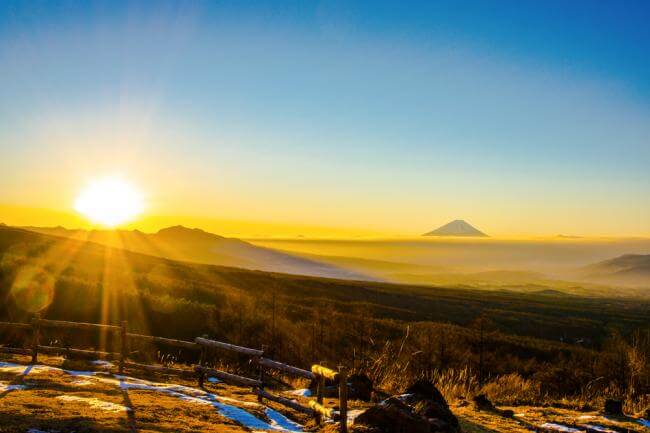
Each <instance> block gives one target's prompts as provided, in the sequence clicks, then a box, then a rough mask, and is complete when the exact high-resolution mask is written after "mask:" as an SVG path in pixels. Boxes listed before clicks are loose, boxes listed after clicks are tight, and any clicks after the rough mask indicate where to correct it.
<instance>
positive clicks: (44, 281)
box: [11, 266, 54, 313]
mask: <svg viewBox="0 0 650 433" xmlns="http://www.w3.org/2000/svg"><path fill="white" fill-rule="evenodd" d="M11 296H12V297H13V299H14V302H15V303H16V305H17V306H18V307H19V308H21V309H22V310H24V311H29V312H30V313H36V312H38V311H41V310H44V309H45V308H47V307H48V306H49V305H50V304H51V303H52V299H53V298H54V277H52V275H51V274H50V273H49V272H48V271H46V270H45V269H43V268H40V267H38V266H24V267H22V268H20V269H19V270H18V273H17V274H16V278H14V282H13V284H12V285H11Z"/></svg>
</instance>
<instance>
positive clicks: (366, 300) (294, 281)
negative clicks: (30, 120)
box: [0, 228, 650, 340]
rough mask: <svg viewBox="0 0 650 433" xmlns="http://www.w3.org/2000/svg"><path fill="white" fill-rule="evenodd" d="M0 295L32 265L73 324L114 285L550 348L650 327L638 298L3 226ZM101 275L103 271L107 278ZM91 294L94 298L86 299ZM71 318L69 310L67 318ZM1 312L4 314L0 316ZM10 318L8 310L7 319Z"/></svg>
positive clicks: (647, 308) (182, 298)
mask: <svg viewBox="0 0 650 433" xmlns="http://www.w3.org/2000/svg"><path fill="white" fill-rule="evenodd" d="M0 254H2V255H3V258H2V261H1V262H0V266H1V267H0V272H2V274H0V277H1V279H0V284H1V286H0V289H1V291H0V293H4V294H5V296H7V299H10V298H11V297H10V296H8V293H9V291H10V289H11V285H12V284H13V282H12V280H13V279H14V278H15V275H16V269H20V267H21V266H25V265H26V264H29V265H32V264H37V265H38V266H40V267H43V268H45V269H47V271H48V272H50V273H51V274H52V275H54V276H55V278H56V279H57V282H56V290H55V297H54V299H53V303H52V305H51V306H50V313H51V314H53V315H57V316H63V315H65V314H66V312H67V313H68V314H70V315H71V316H75V312H74V308H72V307H73V306H76V305H77V304H78V303H79V302H78V297H79V296H83V297H85V298H86V304H85V305H83V306H81V305H79V306H78V308H76V309H77V310H78V311H77V312H76V317H78V318H81V317H82V316H84V314H86V315H90V314H93V311H94V309H97V308H99V305H95V304H98V303H99V302H100V299H99V298H100V297H99V296H95V297H93V296H89V295H92V294H93V293H92V291H93V290H96V286H97V285H98V284H100V283H103V284H104V285H108V284H110V283H111V281H116V282H117V283H115V284H116V285H117V284H118V283H119V289H120V290H121V291H123V292H124V294H125V296H126V295H128V294H129V293H131V294H132V293H133V292H138V293H145V294H147V296H155V297H158V298H160V297H168V298H169V300H170V302H171V301H173V300H174V299H176V300H177V301H179V302H190V303H199V304H206V305H220V304H221V305H223V303H224V302H225V301H227V300H228V299H229V298H228V296H231V295H232V296H237V293H239V291H240V290H241V291H243V292H244V293H247V294H249V295H251V296H252V297H253V298H256V299H257V300H258V301H259V300H260V299H263V298H265V297H268V295H269V292H270V291H271V289H275V290H276V291H277V293H278V295H279V296H282V297H283V299H284V301H285V302H287V303H289V304H292V305H293V306H292V307H291V308H289V309H288V311H287V314H289V315H290V316H291V314H294V315H295V317H293V319H295V320H300V319H301V318H302V319H304V318H305V317H307V316H309V311H308V310H309V309H310V306H312V305H315V304H317V303H319V302H326V303H328V304H329V305H330V308H331V309H332V310H333V311H339V312H341V313H345V312H349V311H351V310H353V309H354V308H355V306H358V305H364V306H366V307H367V308H368V310H369V311H370V315H371V316H374V317H377V318H382V319H395V320H400V321H424V320H435V321H441V322H450V323H456V324H459V325H467V324H468V323H469V322H470V321H472V320H473V319H474V318H475V317H477V316H478V315H480V314H487V315H489V316H490V318H491V320H492V321H493V322H494V323H495V324H496V326H497V327H498V328H499V329H501V330H502V331H504V332H506V333H511V334H518V335H527V336H533V337H540V338H546V339H553V340H557V339H559V338H560V337H566V338H576V339H577V338H590V339H598V337H599V336H603V335H606V334H608V332H609V331H610V330H611V329H612V327H617V328H620V329H621V330H623V331H624V332H625V331H630V330H632V329H636V328H640V327H643V326H647V325H648V324H650V303H649V302H646V301H640V300H635V299H603V298H590V297H579V296H569V295H565V294H562V293H554V292H550V293H542V294H539V293H514V292H511V291H499V290H495V291H485V290H475V289H458V288H442V287H436V288H432V287H426V286H416V285H397V284H385V283H376V282H355V281H347V280H332V279H324V278H314V277H303V276H294V275H285V274H273V273H267V272H257V271H248V270H242V269H237V268H226V267H218V266H206V265H195V264H190V263H182V262H176V261H171V260H165V259H160V258H156V257H151V256H145V255H141V254H136V253H131V252H125V251H121V250H113V249H107V248H106V247H103V246H100V245H96V244H93V243H88V242H79V241H73V240H69V239H60V238H56V237H50V236H45V235H41V234H36V233H32V232H27V231H22V230H18V229H11V228H0ZM105 269H110V271H109V272H108V273H110V275H109V276H108V277H107V275H106V272H105ZM88 290H90V291H91V292H88ZM71 310H73V311H71ZM0 314H2V311H0ZM5 314H7V312H5Z"/></svg>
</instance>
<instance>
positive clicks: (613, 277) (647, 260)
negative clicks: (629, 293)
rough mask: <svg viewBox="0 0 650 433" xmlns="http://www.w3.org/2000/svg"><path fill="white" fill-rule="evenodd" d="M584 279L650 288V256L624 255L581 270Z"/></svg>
mask: <svg viewBox="0 0 650 433" xmlns="http://www.w3.org/2000/svg"><path fill="white" fill-rule="evenodd" d="M581 273H582V275H583V277H584V278H586V279H590V280H597V281H608V282H610V283H615V284H625V285H633V286H641V287H650V254H624V255H622V256H619V257H615V258H613V259H610V260H604V261H601V262H598V263H595V264H593V265H591V266H588V267H586V268H584V269H582V270H581Z"/></svg>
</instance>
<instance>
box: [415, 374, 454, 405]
mask: <svg viewBox="0 0 650 433" xmlns="http://www.w3.org/2000/svg"><path fill="white" fill-rule="evenodd" d="M405 393H406V394H413V395H414V396H415V397H416V398H417V399H418V400H422V399H428V400H433V401H435V402H438V403H444V405H445V406H446V405H447V402H446V401H445V398H444V397H443V396H442V394H441V393H440V391H438V388H436V387H435V385H434V384H433V383H431V382H429V381H428V380H423V379H421V380H418V381H417V382H415V383H414V384H413V385H411V386H409V387H408V388H406V391H405Z"/></svg>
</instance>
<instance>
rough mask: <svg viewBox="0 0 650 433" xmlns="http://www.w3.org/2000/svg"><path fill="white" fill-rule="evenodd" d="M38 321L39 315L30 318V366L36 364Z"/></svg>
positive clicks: (39, 331) (38, 334)
mask: <svg viewBox="0 0 650 433" xmlns="http://www.w3.org/2000/svg"><path fill="white" fill-rule="evenodd" d="M40 320H41V313H36V315H35V316H34V317H33V318H32V364H36V363H37V362H38V344H39V340H40V334H41V330H40V326H41V325H40Z"/></svg>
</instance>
